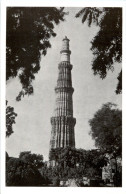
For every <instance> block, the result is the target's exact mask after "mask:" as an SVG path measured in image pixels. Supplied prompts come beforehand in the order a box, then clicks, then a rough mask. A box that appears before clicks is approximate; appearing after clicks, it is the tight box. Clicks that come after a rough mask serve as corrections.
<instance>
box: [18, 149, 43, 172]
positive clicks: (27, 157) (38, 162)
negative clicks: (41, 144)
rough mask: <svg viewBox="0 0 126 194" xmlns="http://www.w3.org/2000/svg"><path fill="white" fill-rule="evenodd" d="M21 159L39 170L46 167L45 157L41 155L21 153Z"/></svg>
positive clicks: (28, 152)
mask: <svg viewBox="0 0 126 194" xmlns="http://www.w3.org/2000/svg"><path fill="white" fill-rule="evenodd" d="M19 159H21V160H23V161H24V162H27V163H28V164H30V165H32V166H34V167H35V168H37V169H39V168H41V167H42V166H43V165H44V163H43V156H42V155H40V154H32V153H31V152H30V151H25V152H21V153H20V154H19Z"/></svg>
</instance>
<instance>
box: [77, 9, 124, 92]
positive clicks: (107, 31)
mask: <svg viewBox="0 0 126 194" xmlns="http://www.w3.org/2000/svg"><path fill="white" fill-rule="evenodd" d="M81 16H82V23H84V22H85V21H87V22H88V26H89V27H90V26H91V25H92V24H95V25H96V26H99V31H98V32H97V34H96V36H95V37H94V38H93V40H92V41H91V51H92V52H93V55H94V59H93V62H92V70H93V72H94V75H97V74H98V75H99V76H100V78H102V79H104V78H105V77H106V76H107V72H108V71H109V70H111V71H113V70H114V65H115V62H117V63H121V61H122V8H96V7H87V8H83V9H81V10H80V11H79V12H78V13H77V14H76V17H81ZM117 79H118V84H117V87H116V93H117V94H119V93H121V91H122V71H121V72H120V73H119V76H118V77H117Z"/></svg>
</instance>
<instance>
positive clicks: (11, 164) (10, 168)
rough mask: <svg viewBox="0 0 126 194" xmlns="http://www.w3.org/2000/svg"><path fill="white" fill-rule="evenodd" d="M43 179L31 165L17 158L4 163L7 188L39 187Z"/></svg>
mask: <svg viewBox="0 0 126 194" xmlns="http://www.w3.org/2000/svg"><path fill="white" fill-rule="evenodd" d="M43 183H44V178H43V177H42V176H41V174H40V172H39V171H38V170H37V169H36V168H35V167H34V166H32V165H30V164H29V163H27V162H24V161H23V160H21V159H19V158H10V159H9V160H8V161H7V163H6V185H7V186H40V185H42V184H43Z"/></svg>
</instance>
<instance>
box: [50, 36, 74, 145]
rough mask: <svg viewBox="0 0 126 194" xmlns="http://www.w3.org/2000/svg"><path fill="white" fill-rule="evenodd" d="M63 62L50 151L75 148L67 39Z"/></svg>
mask: <svg viewBox="0 0 126 194" xmlns="http://www.w3.org/2000/svg"><path fill="white" fill-rule="evenodd" d="M60 54H61V62H60V63H59V65H58V69H59V75H58V80H57V86H56V88H55V93H56V107H55V110H54V116H53V117H51V125H52V131H51V140H50V149H52V148H59V147H63V148H64V147H66V146H70V147H75V134H74V126H75V123H76V119H75V118H74V117H73V100H72V94H73V92H74V88H73V87H72V77H71V70H72V65H71V64H70V54H71V51H70V50H69V39H68V38H67V37H65V38H64V39H63V43H62V49H61V51H60Z"/></svg>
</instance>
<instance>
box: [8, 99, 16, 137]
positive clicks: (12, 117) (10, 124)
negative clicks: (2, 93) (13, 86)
mask: <svg viewBox="0 0 126 194" xmlns="http://www.w3.org/2000/svg"><path fill="white" fill-rule="evenodd" d="M6 105H7V102H6ZM16 116H17V114H16V113H15V112H14V108H13V107H11V106H7V107H6V137H9V136H10V135H11V134H12V133H13V124H15V118H16Z"/></svg>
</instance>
